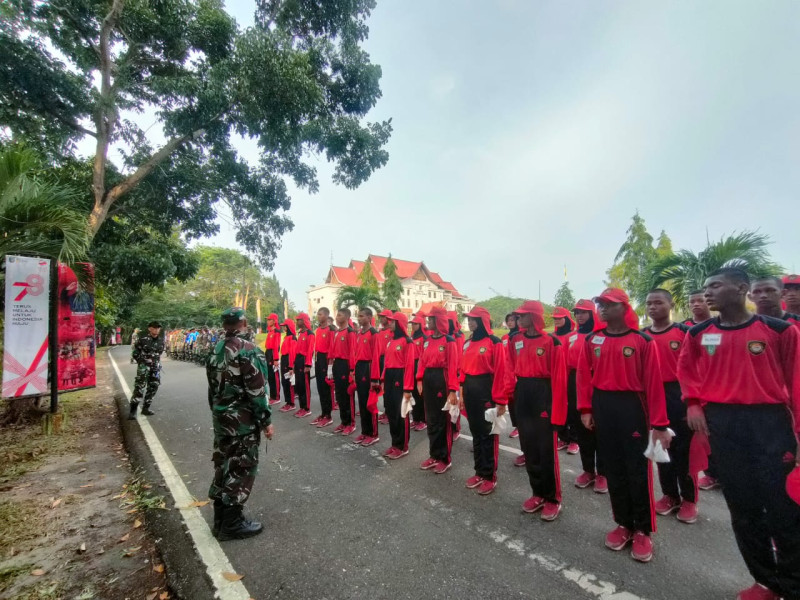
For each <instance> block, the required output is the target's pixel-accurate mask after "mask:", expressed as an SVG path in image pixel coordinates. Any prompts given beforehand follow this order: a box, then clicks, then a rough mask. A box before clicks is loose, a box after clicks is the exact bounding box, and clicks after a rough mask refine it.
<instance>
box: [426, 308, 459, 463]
mask: <svg viewBox="0 0 800 600" xmlns="http://www.w3.org/2000/svg"><path fill="white" fill-rule="evenodd" d="M428 328H429V329H431V330H432V331H433V332H434V333H433V335H431V336H430V337H429V338H428V340H427V341H426V342H425V344H424V345H423V350H422V356H421V357H420V359H419V366H418V367H417V391H418V392H420V393H421V394H422V398H423V400H424V401H425V415H426V417H427V422H428V442H429V446H430V457H429V458H427V459H426V460H424V461H423V462H422V464H421V465H420V468H421V469H423V470H426V471H427V470H428V469H433V472H434V473H437V474H442V473H445V472H447V470H448V469H449V468H450V449H451V448H452V446H453V429H452V425H451V422H450V414H449V413H447V412H446V411H443V410H442V408H443V407H444V405H445V402H449V403H450V404H452V405H457V404H458V399H457V397H456V390H457V389H458V376H457V375H456V372H457V370H458V365H457V360H458V354H457V353H458V350H457V348H456V342H455V340H454V339H453V338H452V337H451V336H450V335H448V333H447V332H448V330H449V325H448V320H447V311H446V310H445V309H444V308H440V307H436V308H433V309H432V310H431V312H430V315H429V316H428Z"/></svg>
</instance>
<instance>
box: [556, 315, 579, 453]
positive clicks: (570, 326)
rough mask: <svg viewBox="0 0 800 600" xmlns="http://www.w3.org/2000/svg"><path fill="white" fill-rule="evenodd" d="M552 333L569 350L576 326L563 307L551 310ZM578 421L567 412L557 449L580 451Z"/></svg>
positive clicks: (571, 451) (569, 451)
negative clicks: (570, 339)
mask: <svg viewBox="0 0 800 600" xmlns="http://www.w3.org/2000/svg"><path fill="white" fill-rule="evenodd" d="M552 316H553V328H554V330H553V333H554V334H555V336H556V337H557V338H558V341H560V342H561V345H562V346H563V347H564V348H565V351H567V352H568V350H566V349H567V348H569V338H570V336H572V335H573V334H574V333H575V329H576V328H577V326H576V325H575V321H573V320H572V314H571V313H570V312H569V310H567V309H566V308H564V307H563V306H556V307H555V308H554V309H553V315H552ZM578 421H580V415H579V414H577V411H575V413H570V412H569V411H567V423H566V425H565V426H564V429H563V430H562V432H561V434H560V435H559V437H558V449H559V450H566V451H567V454H577V453H578V452H579V451H580V448H579V446H578Z"/></svg>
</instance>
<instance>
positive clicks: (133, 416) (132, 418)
mask: <svg viewBox="0 0 800 600" xmlns="http://www.w3.org/2000/svg"><path fill="white" fill-rule="evenodd" d="M137 410H139V401H138V400H134V401H133V402H131V412H130V413H128V420H129V421H135V420H136V411H137ZM142 412H144V411H142Z"/></svg>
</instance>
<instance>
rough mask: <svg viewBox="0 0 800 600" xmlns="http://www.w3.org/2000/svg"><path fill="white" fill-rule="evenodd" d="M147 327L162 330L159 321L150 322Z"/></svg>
mask: <svg viewBox="0 0 800 600" xmlns="http://www.w3.org/2000/svg"><path fill="white" fill-rule="evenodd" d="M147 326H148V327H158V328H159V329H160V328H161V323H159V322H158V321H150V322H149V323H148V324H147Z"/></svg>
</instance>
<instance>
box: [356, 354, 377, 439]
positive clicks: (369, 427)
mask: <svg viewBox="0 0 800 600" xmlns="http://www.w3.org/2000/svg"><path fill="white" fill-rule="evenodd" d="M371 366H372V363H371V362H370V361H368V360H360V361H358V362H357V363H356V393H357V394H358V410H359V411H361V434H362V435H368V436H370V437H376V436H377V435H378V415H377V413H374V414H373V413H371V412H369V411H368V410H367V400H369V389H370V385H371V383H372V382H371V381H370V369H371Z"/></svg>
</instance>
